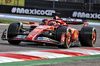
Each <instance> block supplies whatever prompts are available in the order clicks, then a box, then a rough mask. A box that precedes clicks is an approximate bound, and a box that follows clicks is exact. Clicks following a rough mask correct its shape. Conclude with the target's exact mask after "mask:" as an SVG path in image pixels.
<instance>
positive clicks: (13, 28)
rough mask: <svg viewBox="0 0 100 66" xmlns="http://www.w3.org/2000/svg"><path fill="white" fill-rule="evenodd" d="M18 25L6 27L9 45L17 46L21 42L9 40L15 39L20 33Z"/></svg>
mask: <svg viewBox="0 0 100 66" xmlns="http://www.w3.org/2000/svg"><path fill="white" fill-rule="evenodd" d="M19 27H20V25H19V24H18V23H11V24H10V25H9V27H8V35H7V37H8V42H9V43H10V44H14V45H18V44H20V42H21V41H19V40H18V41H15V40H10V39H11V38H13V37H15V36H17V35H18V33H19V32H20V28H19Z"/></svg>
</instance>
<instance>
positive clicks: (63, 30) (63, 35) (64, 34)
mask: <svg viewBox="0 0 100 66" xmlns="http://www.w3.org/2000/svg"><path fill="white" fill-rule="evenodd" d="M57 40H58V41H60V42H61V44H60V45H58V48H69V47H70V45H71V31H70V29H69V28H68V27H66V26H63V27H60V28H59V29H58V30H57Z"/></svg>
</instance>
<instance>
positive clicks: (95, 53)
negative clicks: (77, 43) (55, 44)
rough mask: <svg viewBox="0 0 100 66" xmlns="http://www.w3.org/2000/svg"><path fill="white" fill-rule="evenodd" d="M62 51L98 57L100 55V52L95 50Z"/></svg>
mask: <svg viewBox="0 0 100 66" xmlns="http://www.w3.org/2000/svg"><path fill="white" fill-rule="evenodd" d="M62 51H69V52H77V53H85V54H90V55H97V54H100V51H95V50H87V49H77V48H76V49H62Z"/></svg>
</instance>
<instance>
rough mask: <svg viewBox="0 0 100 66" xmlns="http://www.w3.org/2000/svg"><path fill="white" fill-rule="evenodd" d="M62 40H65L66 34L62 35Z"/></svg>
mask: <svg viewBox="0 0 100 66" xmlns="http://www.w3.org/2000/svg"><path fill="white" fill-rule="evenodd" d="M61 42H65V34H63V35H62V37H61Z"/></svg>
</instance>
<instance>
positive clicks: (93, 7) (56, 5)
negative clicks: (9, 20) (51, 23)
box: [0, 0, 100, 11]
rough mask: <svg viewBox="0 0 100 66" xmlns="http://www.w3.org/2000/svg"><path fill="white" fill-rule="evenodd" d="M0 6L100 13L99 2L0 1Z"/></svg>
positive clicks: (90, 0) (64, 0) (74, 0)
mask: <svg viewBox="0 0 100 66" xmlns="http://www.w3.org/2000/svg"><path fill="white" fill-rule="evenodd" d="M0 5H11V6H24V7H39V8H53V9H66V10H85V11H100V0H0Z"/></svg>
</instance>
